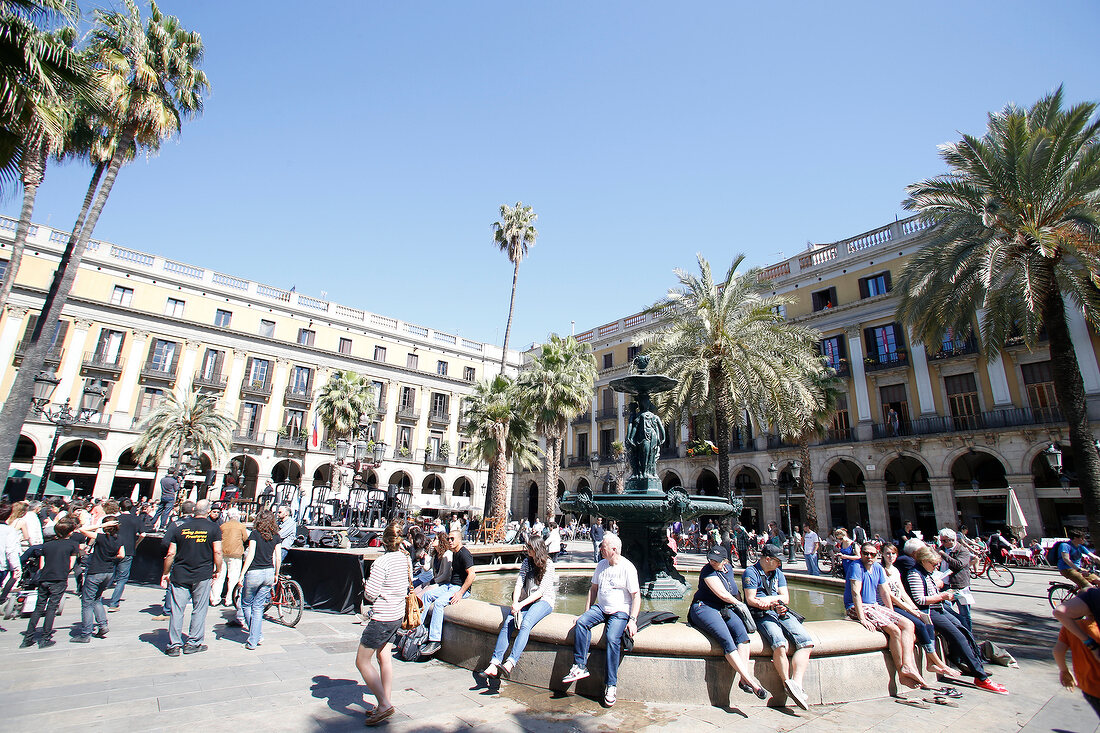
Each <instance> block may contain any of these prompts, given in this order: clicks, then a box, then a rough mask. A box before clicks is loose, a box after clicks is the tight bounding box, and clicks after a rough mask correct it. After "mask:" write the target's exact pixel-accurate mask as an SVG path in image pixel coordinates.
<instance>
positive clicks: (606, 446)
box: [600, 428, 615, 458]
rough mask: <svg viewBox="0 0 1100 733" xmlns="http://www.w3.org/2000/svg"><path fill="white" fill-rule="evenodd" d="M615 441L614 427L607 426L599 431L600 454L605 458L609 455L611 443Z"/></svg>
mask: <svg viewBox="0 0 1100 733" xmlns="http://www.w3.org/2000/svg"><path fill="white" fill-rule="evenodd" d="M614 442H615V429H614V428H608V429H607V430H601V431H600V455H601V456H603V457H604V458H607V457H609V456H610V455H611V444H612V443H614Z"/></svg>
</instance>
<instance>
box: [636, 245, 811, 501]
mask: <svg viewBox="0 0 1100 733" xmlns="http://www.w3.org/2000/svg"><path fill="white" fill-rule="evenodd" d="M698 259H699V271H700V274H699V275H698V276H695V275H692V274H690V273H688V272H684V271H683V270H679V269H678V270H676V271H675V273H676V277H677V279H678V280H679V281H680V284H679V287H676V288H672V289H670V290H669V292H668V296H667V297H666V298H664V299H663V300H661V301H658V302H657V303H656V304H654V305H653V306H652V307H651V308H650V309H649V310H650V312H658V313H662V314H664V320H663V323H662V325H661V326H659V327H658V329H657V330H655V331H652V332H650V333H647V334H645V335H644V336H643V337H642V338H641V339H639V342H640V343H641V344H643V345H644V346H645V347H646V351H647V352H648V353H649V355H650V358H651V360H652V363H653V367H652V368H653V370H654V371H658V372H663V373H666V374H668V375H669V376H670V377H672V378H674V379H676V380H677V385H676V387H675V388H674V389H672V390H671V391H669V392H665V393H663V394H662V395H660V396H659V401H658V404H659V406H660V407H661V408H662V412H663V413H664V414H665V415H666V417H667V418H668V419H669V421H670V422H671V423H674V424H679V423H680V422H682V421H683V419H684V417H685V416H686V415H688V414H692V413H707V412H713V414H714V422H715V427H716V433H717V439H718V440H717V442H718V486H719V489H720V491H721V494H722V495H723V496H729V497H732V493H731V484H730V475H729V446H730V438H731V434H732V427H733V426H738V427H742V426H744V424H745V422H746V418H751V419H752V420H753V421H755V422H756V423H757V424H761V425H768V424H771V423H781V422H782V420H783V419H784V416H785V415H786V414H788V413H790V412H792V411H795V410H798V409H800V406H801V405H803V404H805V403H807V402H813V401H814V395H813V393H812V390H811V389H810V387H809V386H808V384H807V380H806V375H807V374H809V373H811V372H812V371H814V370H815V369H818V368H819V364H820V361H819V357H818V356H817V354H816V352H815V351H814V344H815V343H816V342H817V340H818V339H819V338H820V336H821V334H820V333H818V332H817V331H816V330H814V329H812V328H807V327H805V326H799V325H797V324H793V323H789V322H787V321H785V320H784V319H783V317H782V316H781V315H780V314H779V306H781V305H786V304H787V303H788V302H789V301H788V300H787V299H786V298H784V297H782V296H769V295H767V294H766V292H765V291H766V285H767V284H768V283H767V282H766V281H762V280H761V279H760V272H759V270H756V269H752V270H748V271H746V272H744V273H741V274H738V272H737V268H738V267H740V265H741V263H742V262H743V261H744V259H745V257H744V255H738V256H737V257H736V259H734V261H733V264H732V265H730V268H729V270H728V271H727V272H726V276H725V278H724V279H723V281H722V282H721V283H719V282H716V281H715V280H714V277H713V275H712V274H711V269H710V263H708V262H707V261H706V260H705V259H704V258H703V256H702V255H699V256H698ZM725 521H727V522H728V518H727V519H726V520H725Z"/></svg>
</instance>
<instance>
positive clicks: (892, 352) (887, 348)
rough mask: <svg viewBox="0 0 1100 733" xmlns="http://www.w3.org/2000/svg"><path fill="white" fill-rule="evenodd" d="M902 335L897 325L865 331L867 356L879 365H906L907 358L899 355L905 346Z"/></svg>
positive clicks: (890, 324)
mask: <svg viewBox="0 0 1100 733" xmlns="http://www.w3.org/2000/svg"><path fill="white" fill-rule="evenodd" d="M901 334H902V330H901V326H899V325H898V324H896V323H887V324H886V325H884V326H873V327H871V328H867V329H864V331H863V335H864V338H865V340H866V342H867V356H868V357H869V358H871V359H874V360H875V361H877V362H878V363H879V364H888V363H904V362H905V357H904V356H902V355H901V354H899V353H898V352H899V351H900V350H901V349H902V348H903V347H904V346H905V344H904V342H903V341H902V338H901Z"/></svg>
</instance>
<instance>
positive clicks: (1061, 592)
mask: <svg viewBox="0 0 1100 733" xmlns="http://www.w3.org/2000/svg"><path fill="white" fill-rule="evenodd" d="M1077 590H1078V589H1077V586H1076V585H1075V584H1073V583H1064V582H1062V581H1059V580H1052V581H1050V585H1049V586H1047V601H1048V602H1049V603H1050V607H1051V608H1058V606H1060V605H1061V604H1063V603H1065V602H1066V601H1068V600H1069V599H1070V598H1073V597H1074V596H1076V595H1077Z"/></svg>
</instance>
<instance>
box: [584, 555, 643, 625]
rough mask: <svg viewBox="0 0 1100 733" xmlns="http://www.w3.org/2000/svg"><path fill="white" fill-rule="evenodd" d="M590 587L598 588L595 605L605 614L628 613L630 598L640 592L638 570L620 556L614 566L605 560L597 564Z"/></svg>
mask: <svg viewBox="0 0 1100 733" xmlns="http://www.w3.org/2000/svg"><path fill="white" fill-rule="evenodd" d="M592 585H595V586H597V587H598V590H597V592H596V603H597V604H598V605H599V607H600V608H602V609H603V612H604V613H607V614H611V613H618V612H619V611H623V612H625V613H630V606H631V596H632V595H633V594H634V593H638V592H639V591H640V590H641V588H640V586H639V585H638V569H637V568H635V567H634V563H632V562H630V561H629V560H627V559H626V558H625V557H622V556H621V555H620V556H619V561H618V562H617V563H616V564H614V565H612V564H611V563H609V562H608V561H607V560H600V562H599V563H597V565H596V572H594V573H593V574H592Z"/></svg>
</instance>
